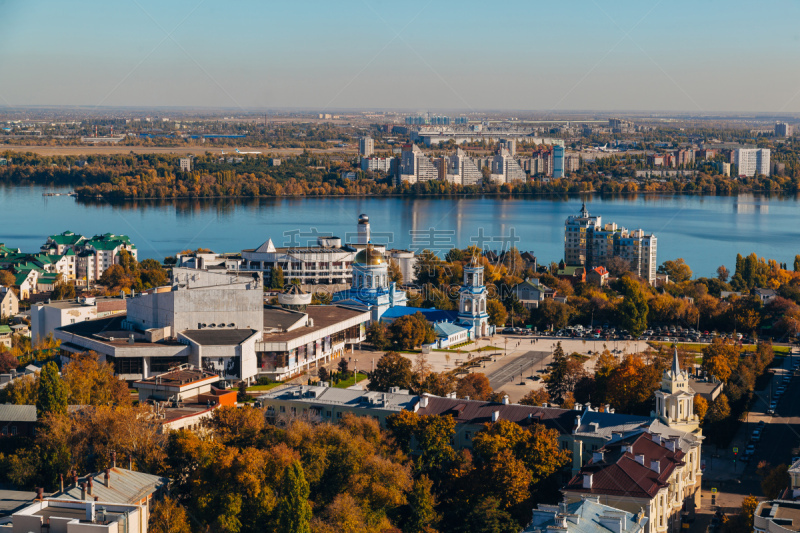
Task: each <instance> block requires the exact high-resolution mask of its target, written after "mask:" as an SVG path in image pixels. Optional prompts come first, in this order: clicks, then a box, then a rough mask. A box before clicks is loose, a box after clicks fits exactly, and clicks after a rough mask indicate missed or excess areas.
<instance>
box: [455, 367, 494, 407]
mask: <svg viewBox="0 0 800 533" xmlns="http://www.w3.org/2000/svg"><path fill="white" fill-rule="evenodd" d="M456 394H457V395H458V397H459V398H465V397H467V396H469V398H470V399H471V400H481V401H485V400H488V399H489V397H490V396H491V394H492V386H491V385H490V384H489V378H487V377H486V374H482V373H480V372H475V373H471V374H467V375H466V376H464V377H463V378H461V379H459V380H458V382H457V384H456Z"/></svg>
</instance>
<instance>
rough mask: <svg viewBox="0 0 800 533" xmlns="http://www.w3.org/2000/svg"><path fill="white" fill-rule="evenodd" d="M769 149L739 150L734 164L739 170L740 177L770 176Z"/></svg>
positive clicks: (734, 158)
mask: <svg viewBox="0 0 800 533" xmlns="http://www.w3.org/2000/svg"><path fill="white" fill-rule="evenodd" d="M769 160H770V151H769V148H737V149H736V150H735V151H734V156H733V162H734V164H736V166H737V167H738V168H739V174H738V175H739V176H747V177H752V176H755V175H761V176H769V174H770V164H769Z"/></svg>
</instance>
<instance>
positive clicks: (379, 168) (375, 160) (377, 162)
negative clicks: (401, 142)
mask: <svg viewBox="0 0 800 533" xmlns="http://www.w3.org/2000/svg"><path fill="white" fill-rule="evenodd" d="M393 161H394V157H362V158H361V170H364V171H367V170H371V171H372V172H383V173H385V174H388V173H389V172H390V171H391V170H392V162H393Z"/></svg>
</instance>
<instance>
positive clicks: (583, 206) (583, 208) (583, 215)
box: [581, 202, 589, 218]
mask: <svg viewBox="0 0 800 533" xmlns="http://www.w3.org/2000/svg"><path fill="white" fill-rule="evenodd" d="M581 218H589V212H588V211H587V210H586V202H583V203H582V204H581Z"/></svg>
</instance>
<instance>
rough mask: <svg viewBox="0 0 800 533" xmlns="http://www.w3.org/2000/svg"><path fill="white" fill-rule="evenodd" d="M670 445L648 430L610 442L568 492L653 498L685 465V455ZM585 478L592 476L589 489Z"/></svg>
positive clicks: (575, 478)
mask: <svg viewBox="0 0 800 533" xmlns="http://www.w3.org/2000/svg"><path fill="white" fill-rule="evenodd" d="M669 446H670V445H669V443H665V442H663V441H662V440H661V438H660V437H658V436H654V435H652V434H650V433H647V432H645V431H642V432H641V433H638V434H632V435H629V436H627V437H625V438H622V439H619V440H616V441H613V442H610V443H608V444H606V445H605V446H603V447H602V448H600V449H599V450H598V451H597V453H598V455H596V456H595V457H593V458H592V460H591V461H589V463H588V464H586V465H585V466H584V467H583V468H581V470H580V471H579V472H578V474H577V475H576V476H575V477H573V478H572V479H571V480H570V482H569V483H567V485H566V487H565V490H568V491H576V492H583V493H589V494H606V495H617V496H627V497H633V498H645V499H650V498H653V497H654V496H655V495H656V493H657V492H658V491H659V490H660V489H661V488H662V487H664V486H666V485H667V480H668V479H669V477H670V476H671V475H672V473H673V472H674V470H675V468H676V467H678V466H680V465H683V457H684V455H685V454H684V452H683V451H682V450H681V449H680V448H678V447H673V448H674V451H673V449H670V447H669ZM599 454H602V455H599ZM637 458H638V459H637ZM640 460H641V462H640ZM584 476H591V482H590V486H589V487H586V486H585V484H586V480H585V479H584Z"/></svg>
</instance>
